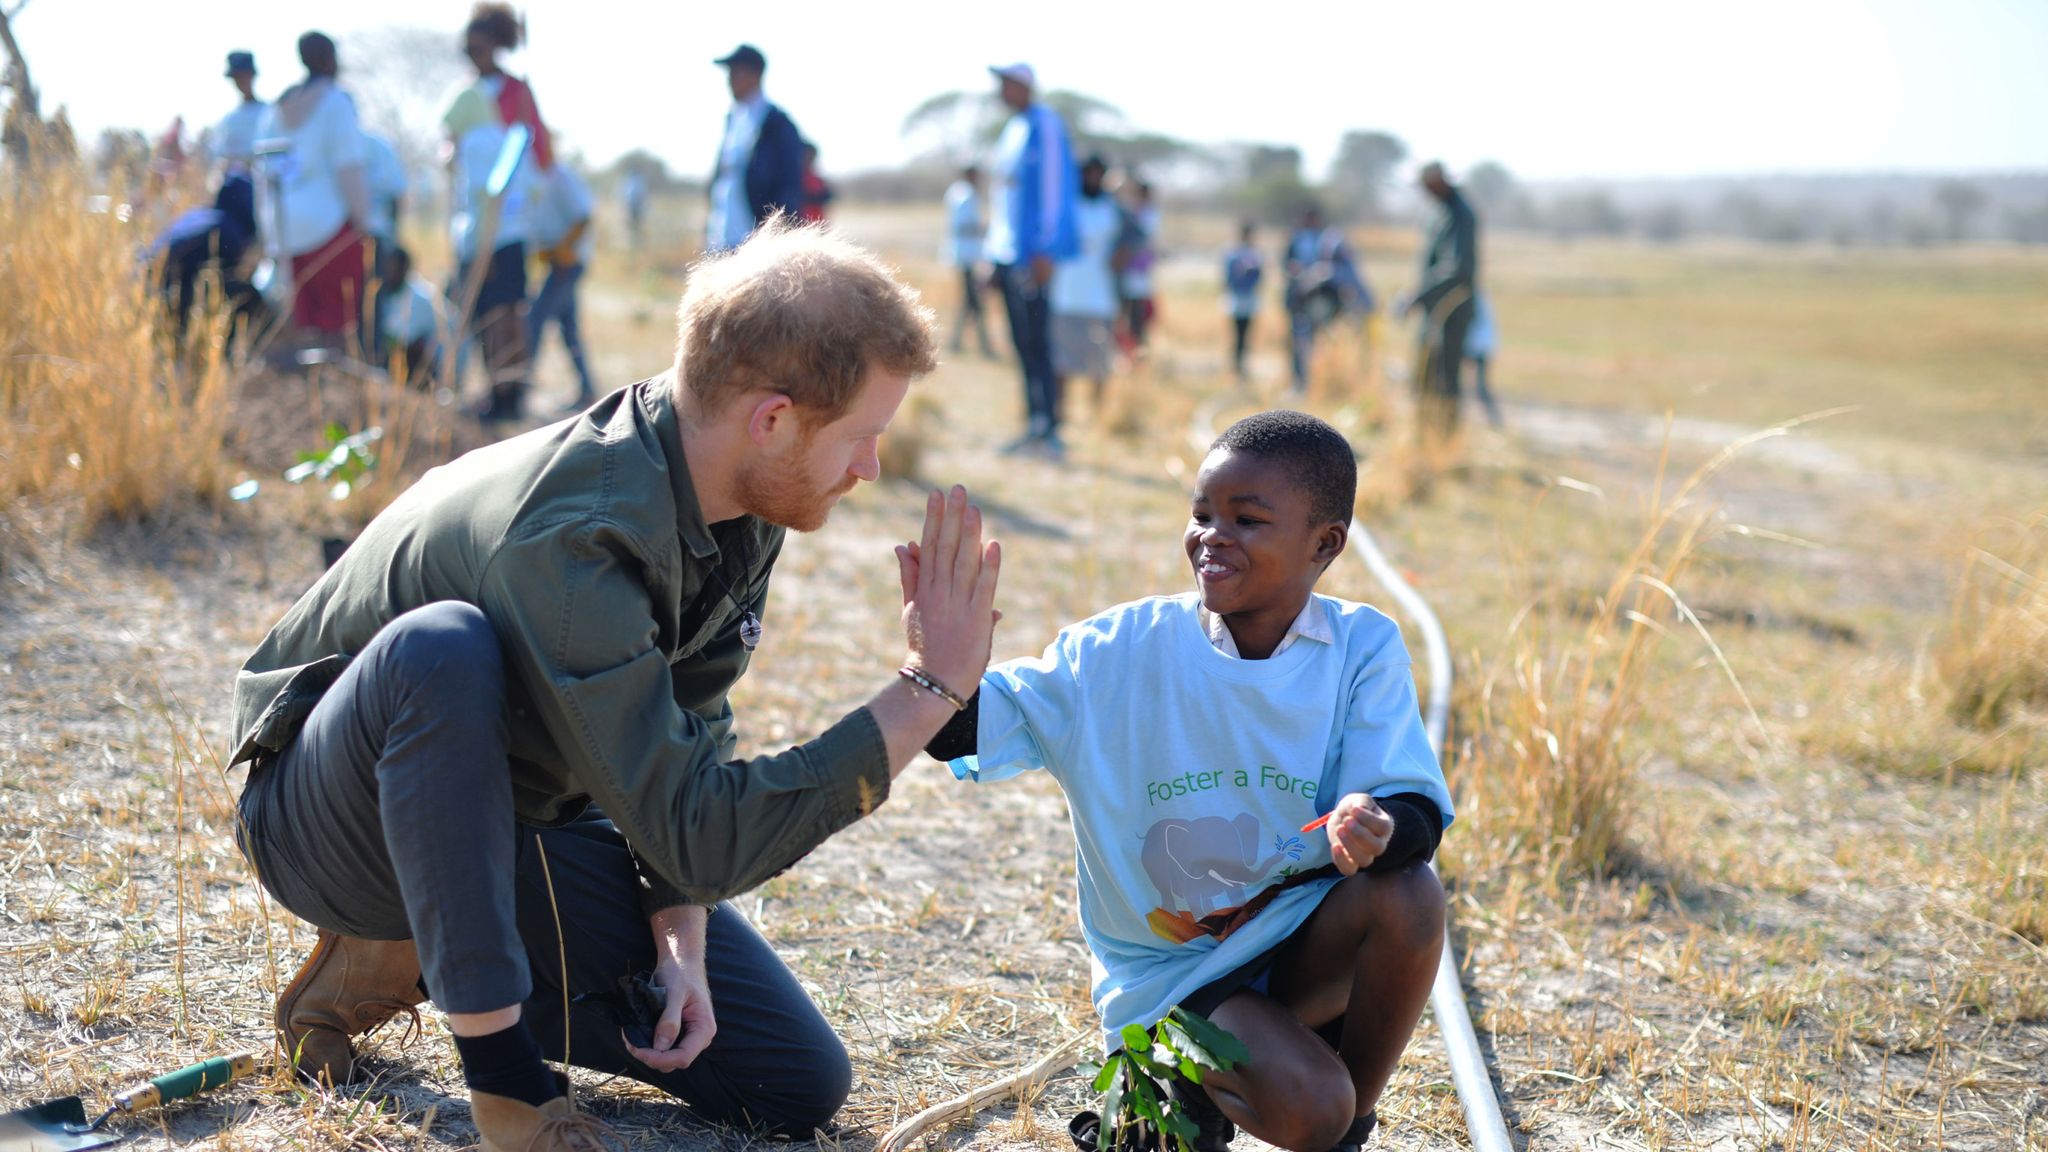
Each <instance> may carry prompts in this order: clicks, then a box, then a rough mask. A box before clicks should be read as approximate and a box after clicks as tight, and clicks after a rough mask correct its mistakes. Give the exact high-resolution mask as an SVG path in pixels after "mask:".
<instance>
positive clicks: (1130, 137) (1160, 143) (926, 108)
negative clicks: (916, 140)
mask: <svg viewBox="0 0 2048 1152" xmlns="http://www.w3.org/2000/svg"><path fill="white" fill-rule="evenodd" d="M1042 99H1043V100H1044V103H1045V105H1046V106H1047V107H1049V108H1051V109H1052V110H1053V111H1054V112H1057V113H1059V117H1060V120H1061V121H1062V122H1064V123H1065V124H1066V126H1067V132H1068V134H1069V136H1070V137H1071V138H1072V143H1073V147H1074V152H1075V154H1076V155H1077V156H1078V155H1085V154H1087V153H1090V152H1100V153H1102V154H1103V155H1104V156H1105V157H1107V158H1108V159H1109V160H1110V161H1111V162H1112V163H1115V164H1128V165H1138V166H1142V167H1151V166H1154V165H1164V164H1169V163H1175V162H1179V161H1182V160H1188V159H1201V158H1203V152H1202V149H1200V148H1198V147H1197V146H1195V145H1193V144H1190V143H1188V142H1187V141H1185V140H1181V139H1178V138H1177V137H1173V136H1167V135H1164V134H1162V133H1158V132H1146V131H1141V130H1139V129H1137V128H1135V127H1134V126H1133V125H1132V124H1131V122H1130V120H1129V118H1127V117H1126V116H1125V115H1124V113H1123V109H1121V108H1118V107H1117V106H1116V105H1114V104H1111V103H1110V102H1109V101H1107V100H1103V99H1101V98H1099V97H1095V96H1090V95H1088V94H1087V93H1085V92H1074V91H1070V90H1066V89H1055V90H1053V91H1051V92H1047V93H1046V94H1045V95H1044V97H1043V98H1042ZM1009 115H1010V113H1009V110H1008V109H1007V108H1004V107H1003V104H1002V101H1000V100H998V99H996V97H995V96H994V94H993V93H989V92H941V93H939V94H938V95H936V96H932V97H929V98H928V99H926V100H925V101H924V102H923V103H920V104H919V105H918V106H917V107H915V108H913V109H911V110H910V114H909V115H908V116H905V117H904V118H903V128H902V134H903V135H904V136H908V137H915V136H925V137H929V138H931V139H932V140H933V141H934V142H935V145H936V146H935V147H934V148H932V149H931V150H929V151H930V153H936V156H937V158H938V159H940V160H942V161H943V162H944V164H945V165H946V166H948V167H957V166H958V165H961V164H965V163H967V162H968V161H969V160H972V159H974V158H975V157H977V156H980V155H982V154H983V153H986V152H987V151H988V150H989V148H990V147H992V146H993V145H994V144H995V142H996V137H997V136H999V135H1001V134H1002V130H1003V124H1004V122H1005V121H1006V120H1008V119H1009ZM928 154H929V153H928Z"/></svg>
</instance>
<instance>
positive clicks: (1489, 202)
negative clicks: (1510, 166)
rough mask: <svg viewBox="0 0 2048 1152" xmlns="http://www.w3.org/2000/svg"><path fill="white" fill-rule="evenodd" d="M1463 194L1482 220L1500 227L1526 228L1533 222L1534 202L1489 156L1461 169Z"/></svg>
mask: <svg viewBox="0 0 2048 1152" xmlns="http://www.w3.org/2000/svg"><path fill="white" fill-rule="evenodd" d="M1464 189H1465V198H1466V199H1467V200H1470V201H1471V202H1472V208H1473V210H1474V211H1476V212H1478V213H1479V218H1480V220H1481V221H1482V222H1484V223H1486V224H1489V225H1492V226H1495V227H1502V228H1526V227H1529V226H1530V225H1532V224H1534V223H1535V222H1536V207H1535V203H1534V202H1533V201H1532V200H1531V199H1530V198H1529V193H1528V192H1527V191H1526V190H1525V189H1523V187H1522V185H1521V183H1520V182H1519V181H1517V180H1516V179H1515V177H1514V174H1513V173H1512V172H1509V171H1508V170H1507V168H1506V167H1505V166H1503V165H1501V164H1498V163H1496V162H1494V161H1492V160H1481V161H1480V162H1479V163H1477V164H1474V165H1473V166H1472V170H1471V171H1469V172H1467V173H1465V183H1464Z"/></svg>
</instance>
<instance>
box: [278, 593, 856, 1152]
mask: <svg viewBox="0 0 2048 1152" xmlns="http://www.w3.org/2000/svg"><path fill="white" fill-rule="evenodd" d="M505 744H506V736H505V668H504V658H503V655H502V653H501V651H500V649H499V647H498V639H497V634H496V633H495V632H494V631H493V630H492V628H491V625H490V621H489V620H488V619H486V618H485V616H484V614H483V612H482V611H481V610H480V609H478V608H476V607H475V606H474V605H470V604H464V603H460V602H455V601H447V602H443V603H438V604H430V605H427V606H426V607H424V608H419V609H416V610H414V611H412V612H408V613H406V614H405V615H403V616H400V617H399V618H397V619H396V620H393V621H392V622H391V623H390V624H388V625H386V626H385V627H384V629H383V631H381V632H379V633H378V634H377V635H376V636H375V637H374V638H373V639H372V640H371V641H370V643H369V644H368V645H366V646H365V648H364V650H363V651H362V652H361V653H360V654H359V655H358V656H357V657H356V659H355V660H354V662H353V663H351V664H350V665H349V668H348V670H347V671H345V672H343V673H342V675H341V677H340V679H339V680H337V681H336V682H335V684H334V687H333V688H331V689H330V690H329V691H328V693H327V695H326V696H325V697H323V698H322V699H321V701H320V703H319V704H318V705H317V706H316V707H315V708H314V709H313V712H312V714H311V716H309V717H308V718H307V721H306V726H305V727H304V728H303V729H302V730H301V731H300V732H299V734H298V736H297V737H295V738H294V739H293V740H292V742H291V743H290V744H288V745H287V746H286V747H285V749H284V750H283V751H282V752H281V753H279V754H278V755H277V756H275V757H272V758H270V759H268V760H266V761H265V762H263V763H261V764H259V765H258V766H257V767H255V768H254V769H252V770H251V772H250V775H249V783H248V786H247V787H246V788H245V789H244V790H243V793H242V797H241V801H240V811H241V817H242V820H241V823H242V827H241V828H240V829H239V830H238V832H237V840H238V842H239V843H240V844H241V846H242V850H243V852H244V854H245V855H247V856H248V857H249V860H250V862H251V863H252V864H254V865H255V866H256V870H257V874H258V876H259V877H260V879H261V880H262V883H263V886H264V888H265V889H267V890H268V891H269V892H270V894H271V895H272V896H273V897H275V898H276V899H277V901H278V903H280V904H282V905H284V906H285V907H286V908H288V909H290V910H291V911H292V912H293V913H295V914H296V915H298V916H299V917H301V918H303V919H305V920H307V921H310V922H311V923H313V924H315V925H317V926H319V927H321V928H325V929H328V930H330V931H333V932H339V933H342V934H344V935H349V936H356V937H361V938H365V939H374V940H403V939H408V938H409V939H411V940H413V941H415V942H416V944H417V946H418V948H419V953H420V967H421V971H422V972H423V973H424V983H425V985H426V988H427V990H428V993H429V994H430V995H431V996H432V998H433V1000H434V1003H435V1004H436V1005H438V1006H439V1007H440V1008H441V1009H442V1010H443V1011H447V1012H483V1011H490V1010H492V1009H496V1008H503V1007H505V1006H506V1005H508V1004H515V1003H523V1004H524V1005H525V1018H526V1020H527V1023H528V1026H529V1027H530V1028H531V1029H532V1030H533V1033H534V1036H535V1037H536V1039H538V1040H539V1041H540V1044H541V1047H542V1049H543V1050H544V1051H545V1052H547V1053H548V1054H549V1056H550V1057H552V1058H555V1059H560V1058H561V1054H562V1047H563V1040H564V1039H565V1038H566V1039H568V1041H569V1054H570V1056H571V1057H572V1058H573V1061H574V1063H575V1064H576V1065H578V1066H579V1067H584V1068H590V1069H593V1070H595V1071H599V1072H605V1073H612V1074H617V1075H623V1076H627V1077H630V1078H632V1079H635V1080H639V1081H642V1082H643V1083H647V1084H651V1085H653V1086H655V1087H657V1088H660V1089H662V1090H663V1091H665V1092H668V1093H669V1094H670V1095H673V1096H675V1097H678V1098H680V1099H681V1100H683V1101H685V1102H686V1103H688V1104H689V1105H690V1106H691V1107H692V1108H693V1109H694V1110H695V1111H697V1112H698V1113H700V1114H701V1115H703V1116H704V1117H705V1118H706V1119H710V1120H714V1121H717V1122H719V1123H726V1124H735V1125H741V1126H745V1127H749V1128H754V1129H757V1130H765V1131H769V1132H773V1133H776V1134H780V1135H788V1136H795V1137H800V1138H801V1137H808V1136H809V1135H810V1134H811V1133H812V1131H813V1130H815V1129H819V1128H825V1127H828V1126H829V1123H830V1120H831V1117H832V1115H833V1114H834V1113H835V1112H837V1111H838V1110H839V1106H840V1105H841V1104H843V1103H844V1102H845V1100H846V1095H847V1092H848V1090H849V1088H850V1086H851V1083H852V1069H851V1066H850V1065H849V1063H848V1061H847V1056H846V1050H845V1047H844V1046H843V1045H842V1044H841V1043H840V1041H839V1038H838V1036H837V1035H835V1034H834V1033H833V1031H832V1028H831V1026H830V1025H829V1024H828V1023H827V1022H826V1021H825V1019H824V1017H823V1015H821V1014H820V1013H819V1011H818V1009H817V1006H816V1005H814V1004H813V1003H812V1002H811V1000H810V998H809V997H808V996H807V995H805V993H804V991H803V989H802V988H801V987H800V986H799V985H798V984H797V981H796V978H795V976H793V975H792V974H791V973H790V971H789V969H788V968H787V967H786V966H784V965H783V963H782V961H781V960H780V959H779V958H778V957H777V956H776V955H775V952H774V950H773V949H772V948H770V947H769V946H768V943H767V942H766V941H765V940H763V939H762V938H761V936H760V935H759V934H758V933H757V932H755V931H754V929H753V927H752V925H750V924H748V923H747V921H746V919H745V917H743V916H741V915H740V914H739V913H738V912H737V911H735V910H733V909H732V908H730V907H728V906H726V905H719V906H718V907H717V908H716V909H714V910H713V911H712V913H711V916H710V919H709V926H708V929H707V933H706V937H707V939H706V961H705V963H706V970H707V975H708V977H709V981H710V985H711V1004H712V1010H713V1012H714V1013H715V1015H716V1018H717V1021H718V1033H717V1035H716V1037H715V1038H714V1039H713V1040H712V1043H711V1047H710V1048H708V1049H707V1050H705V1052H704V1053H703V1055H701V1056H699V1057H698V1058H697V1059H696V1061H695V1062H694V1063H693V1064H692V1066H691V1067H689V1068H686V1069H682V1070H680V1071H676V1072H668V1073H660V1072H656V1071H655V1070H653V1069H651V1068H649V1067H647V1066H646V1065H644V1064H641V1063H640V1062H639V1061H637V1060H635V1059H633V1057H632V1056H631V1054H629V1053H628V1052H627V1051H626V1048H625V1044H624V1041H623V1039H622V1038H621V1037H620V1035H619V1030H618V1027H617V1025H616V1024H615V1023H614V1021H613V1019H612V1017H611V1016H610V1014H609V1011H608V1010H607V1009H606V1008H605V1007H603V1006H602V1005H601V1004H598V1003H595V1002H592V1003H586V1004H578V1005H572V1006H571V1007H570V1009H569V1012H568V1017H567V1019H566V1021H565V1019H564V1015H563V1008H562V993H563V991H564V988H565V987H566V989H567V991H568V993H569V995H570V996H571V997H575V996H577V995H580V994H582V993H585V992H603V991H606V990H608V989H610V988H611V987H613V985H614V983H615V982H616V981H617V980H618V978H619V977H621V976H624V975H628V974H630V973H635V972H646V971H649V970H650V969H651V968H652V967H653V965H654V959H655V957H654V938H653V933H652V931H651V930H650V929H649V927H648V924H647V920H646V917H645V916H644V915H643V914H642V912H641V910H640V902H639V879H638V876H637V874H636V872H635V871H634V867H633V861H632V856H631V853H630V852H629V851H628V850H627V847H626V842H625V839H624V837H622V836H621V835H620V834H619V831H618V829H617V828H616V827H614V826H613V825H612V823H611V822H610V821H609V820H606V819H604V818H603V816H602V814H600V813H598V812H597V811H596V810H595V809H591V810H588V811H586V812H585V813H584V815H583V816H582V817H581V818H580V819H578V820H576V821H575V822H573V823H571V824H568V825H566V826H564V827H559V828H536V827H532V826H527V825H522V824H520V823H518V821H517V820H516V818H515V817H514V815H513V809H512V785H511V776H510V773H509V771H508V770H507V767H506V752H505ZM543 853H545V856H546V868H545V869H543V867H542V855H543ZM549 877H552V881H553V900H552V901H550V899H549V882H548V879H549ZM557 912H559V915H560V918H561V934H560V936H559V937H558V936H557V934H556V919H555V918H556V914H557ZM565 951H566V954H567V965H566V971H565V970H564V965H563V963H562V954H563V952H565Z"/></svg>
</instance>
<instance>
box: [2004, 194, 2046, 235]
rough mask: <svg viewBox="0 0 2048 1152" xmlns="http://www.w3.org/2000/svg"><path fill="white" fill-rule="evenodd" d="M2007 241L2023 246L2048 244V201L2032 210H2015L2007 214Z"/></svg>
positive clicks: (2010, 210)
mask: <svg viewBox="0 0 2048 1152" xmlns="http://www.w3.org/2000/svg"><path fill="white" fill-rule="evenodd" d="M2005 235H2006V239H2008V240H2013V241H2016V242H2018V243H2021V244H2048V200H2043V201H2042V202H2041V203H2039V204H2037V205H2035V206H2034V207H2032V208H2013V209H2009V210H2008V211H2007V212H2006V214H2005Z"/></svg>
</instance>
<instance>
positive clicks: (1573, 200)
mask: <svg viewBox="0 0 2048 1152" xmlns="http://www.w3.org/2000/svg"><path fill="white" fill-rule="evenodd" d="M1547 215H1548V217H1549V221H1550V230H1551V232H1552V233H1554V234H1555V235H1556V236H1558V238H1560V239H1566V240H1569V239H1571V238H1573V237H1577V236H1619V235H1622V234H1623V233H1625V232H1627V231H1628V217H1627V216H1624V215H1623V214H1622V211H1621V207H1620V206H1619V205H1617V204H1616V203H1615V202H1614V197H1612V196H1610V195H1608V194H1607V193H1606V192H1605V191H1603V190H1600V189H1594V190H1592V191H1590V192H1576V193H1572V194H1570V195H1567V196H1561V197H1559V198H1558V199H1557V201H1556V202H1555V203H1553V204H1552V205H1551V206H1550V211H1549V212H1548V213H1547Z"/></svg>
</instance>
